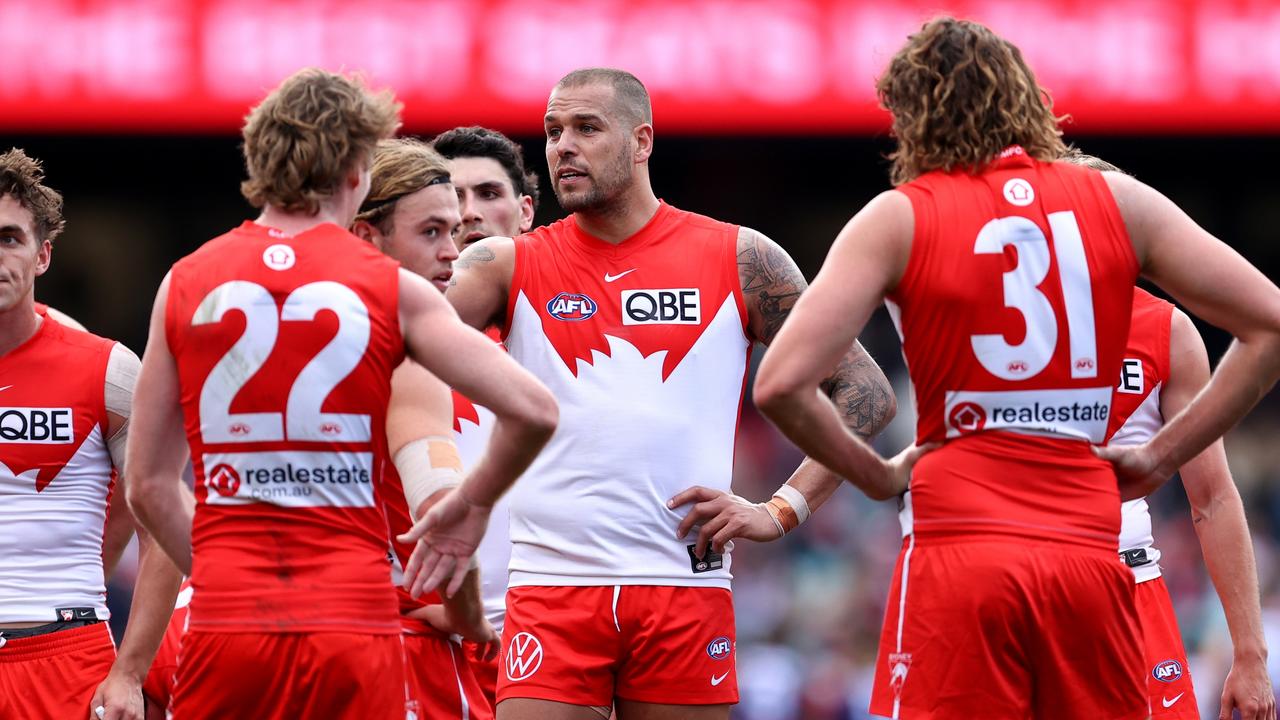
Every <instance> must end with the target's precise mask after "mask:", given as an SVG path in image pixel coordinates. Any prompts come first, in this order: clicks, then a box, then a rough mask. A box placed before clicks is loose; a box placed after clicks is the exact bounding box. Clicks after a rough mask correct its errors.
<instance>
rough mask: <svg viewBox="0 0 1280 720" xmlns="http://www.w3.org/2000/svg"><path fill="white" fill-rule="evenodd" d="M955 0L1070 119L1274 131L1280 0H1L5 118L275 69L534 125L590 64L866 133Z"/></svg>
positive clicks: (201, 108) (667, 116) (763, 116)
mask: <svg viewBox="0 0 1280 720" xmlns="http://www.w3.org/2000/svg"><path fill="white" fill-rule="evenodd" d="M940 7H945V10H946V11H948V12H950V13H952V14H956V15H959V16H962V17H968V18H972V19H976V20H980V21H982V22H985V23H987V24H989V25H991V26H992V27H993V28H995V29H996V30H997V31H998V32H1000V33H1002V34H1004V35H1006V36H1007V37H1009V38H1011V39H1012V40H1013V41H1014V42H1016V43H1017V44H1018V45H1019V46H1020V47H1021V48H1022V50H1023V52H1024V54H1025V55H1026V57H1027V58H1028V60H1029V62H1030V63H1031V65H1032V67H1033V68H1034V69H1035V71H1036V72H1037V74H1038V75H1039V77H1040V79H1041V81H1042V82H1043V84H1044V85H1045V86H1046V87H1047V88H1049V90H1050V91H1051V92H1052V94H1053V97H1054V99H1055V102H1056V108H1057V109H1058V110H1059V111H1060V112H1064V113H1070V114H1071V115H1072V117H1073V119H1074V125H1073V126H1072V127H1073V130H1074V131H1075V132H1089V133H1110V132H1116V133H1135V132H1190V133H1210V132H1212V133H1220V132H1250V133H1253V132H1262V133H1274V132H1276V131H1277V129H1280V1H1276V0H1272V1H1263V0H1257V1H1235V2H1215V1H1213V0H1110V1H1108V2H1050V1H1048V0H1018V1H1014V0H1000V1H994V0H993V1H989V2H953V3H950V4H949V5H948V4H947V3H945V2H942V3H939V2H910V1H895V0H875V1H868V2H852V1H844V2H841V1H838V0H827V1H822V0H811V1H807V2H806V1H793V2H776V1H774V2H757V1H755V0H629V1H625V2H622V1H619V2H613V1H607V0H606V1H597V2H563V1H561V2H556V1H554V0H518V1H516V2H503V1H487V2H486V1H483V0H460V1H454V0H439V1H434V2H433V1H427V0H417V1H409V0H403V1H395V0H393V1H389V2H360V1H356V0H346V1H344V2H327V1H319V0H316V1H309V0H200V1H193V2H180V1H178V0H81V1H78V2H73V1H70V0H32V1H31V2H16V1H12V0H9V1H6V0H0V103H2V104H3V112H0V129H3V130H5V131H10V132H16V131H22V132H30V131H48V132H62V131H77V132H102V131H108V132H111V131H126V132H192V131H194V132H234V131H235V130H236V129H237V128H238V127H239V125H240V122H241V120H242V118H243V116H244V114H245V112H246V111H247V110H248V108H249V106H250V105H251V104H252V103H254V102H255V101H256V100H258V99H259V98H261V96H262V95H263V94H264V92H265V91H266V90H268V89H270V88H271V87H273V86H274V85H275V84H277V83H278V82H279V81H280V79H281V78H283V77H284V76H286V75H288V74H289V73H291V72H293V71H294V70H297V69H298V68H300V67H304V66H307V65H319V66H322V67H327V68H331V69H345V70H353V71H354V70H358V71H362V72H364V73H365V74H366V75H367V76H368V77H369V78H370V79H371V81H372V82H373V84H375V85H379V86H388V87H390V88H392V89H394V90H395V92H396V94H397V95H398V96H399V97H400V99H401V100H402V101H403V102H404V105H405V120H406V125H407V128H408V129H409V130H414V131H420V132H427V131H432V130H435V129H440V128H445V127H451V126H453V125H457V124H461V123H478V124H483V125H489V126H492V127H496V128H500V129H503V130H507V131H511V132H516V133H524V134H529V133H537V132H539V131H540V129H541V116H542V113H543V110H544V108H545V103H546V97H547V93H548V91H549V90H550V88H551V86H552V85H553V84H554V83H555V81H556V80H557V79H558V78H559V77H560V76H561V75H563V74H564V73H565V72H567V71H569V70H572V69H574V68H576V67H582V66H587V65H608V66H614V67H622V68H625V69H628V70H631V71H632V72H634V73H635V74H636V75H638V76H639V77H640V78H641V80H643V81H644V82H645V83H646V85H647V86H648V87H649V89H650V91H651V93H652V94H653V98H654V106H655V122H656V124H657V125H658V126H659V127H660V128H661V130H662V131H664V132H673V131H674V132H682V133H691V134H699V133H766V134H803V133H869V132H881V131H883V130H884V129H885V128H886V127H887V123H888V120H887V115H886V114H885V113H884V111H882V110H880V109H879V108H878V107H877V104H876V99H875V92H874V82H875V78H876V76H877V75H878V74H879V73H880V72H881V71H882V70H883V68H884V66H885V65H886V63H887V62H888V59H889V57H890V56H892V54H893V52H894V51H895V50H896V49H897V47H898V46H899V45H901V43H902V42H903V40H904V39H905V37H906V35H907V34H908V33H910V32H912V31H913V30H914V29H916V28H918V27H919V26H920V24H921V23H922V22H923V21H924V20H925V19H927V18H928V17H930V16H932V15H933V14H936V13H937V12H938V11H939V8H940Z"/></svg>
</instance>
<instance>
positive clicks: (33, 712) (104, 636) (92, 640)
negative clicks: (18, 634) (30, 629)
mask: <svg viewBox="0 0 1280 720" xmlns="http://www.w3.org/2000/svg"><path fill="white" fill-rule="evenodd" d="M0 641H2V642H3V645H0V718H87V717H90V712H91V708H90V707H89V701H90V700H92V699H93V693H94V691H95V690H97V689H98V683H101V682H102V681H103V680H104V679H105V678H106V677H107V673H108V672H110V670H111V663H113V662H115V659H116V646H115V644H114V643H113V642H112V641H111V631H110V630H109V629H108V628H107V624H106V623H105V622H100V623H95V624H93V625H86V626H84V627H78V628H71V629H69V630H59V631H58V632H52V633H46V634H44V635H36V636H34V637H26V638H4V639H2V640H0Z"/></svg>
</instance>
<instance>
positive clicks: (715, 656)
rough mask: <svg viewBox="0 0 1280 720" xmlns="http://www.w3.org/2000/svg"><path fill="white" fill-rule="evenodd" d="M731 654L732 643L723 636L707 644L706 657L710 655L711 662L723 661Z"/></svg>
mask: <svg viewBox="0 0 1280 720" xmlns="http://www.w3.org/2000/svg"><path fill="white" fill-rule="evenodd" d="M732 652H733V641H732V640H730V639H729V638H727V637H725V636H724V635H721V636H720V637H718V638H716V639H715V640H712V641H711V642H709V643H707V655H710V656H711V659H712V660H724V659H725V658H727V657H729V654H730V653H732Z"/></svg>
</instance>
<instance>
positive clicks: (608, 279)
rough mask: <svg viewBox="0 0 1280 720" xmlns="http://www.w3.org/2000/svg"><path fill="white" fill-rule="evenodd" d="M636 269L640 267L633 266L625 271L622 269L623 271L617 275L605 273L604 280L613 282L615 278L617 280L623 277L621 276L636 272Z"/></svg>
mask: <svg viewBox="0 0 1280 720" xmlns="http://www.w3.org/2000/svg"><path fill="white" fill-rule="evenodd" d="M636 270H639V268H631V269H630V270H624V271H622V272H620V273H618V274H617V275H610V274H609V273H605V274H604V281H605V282H607V283H609V282H613V281H614V280H617V279H619V278H621V277H623V276H626V275H630V274H631V273H633V272H635V271H636Z"/></svg>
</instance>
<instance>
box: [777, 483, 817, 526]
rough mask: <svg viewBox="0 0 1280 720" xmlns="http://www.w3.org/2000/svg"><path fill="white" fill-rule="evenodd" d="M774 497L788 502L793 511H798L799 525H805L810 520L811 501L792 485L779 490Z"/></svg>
mask: <svg viewBox="0 0 1280 720" xmlns="http://www.w3.org/2000/svg"><path fill="white" fill-rule="evenodd" d="M773 496H774V497H776V498H782V499H783V500H786V501H787V504H789V505H790V506H791V509H793V510H795V511H796V520H797V521H798V522H797V524H803V523H804V521H805V520H808V519H809V501H807V500H805V499H804V493H802V492H800V491H799V490H797V489H795V488H793V487H791V486H790V485H783V486H782V487H780V488H778V491H777V492H775V493H774V494H773Z"/></svg>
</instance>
